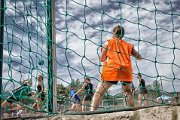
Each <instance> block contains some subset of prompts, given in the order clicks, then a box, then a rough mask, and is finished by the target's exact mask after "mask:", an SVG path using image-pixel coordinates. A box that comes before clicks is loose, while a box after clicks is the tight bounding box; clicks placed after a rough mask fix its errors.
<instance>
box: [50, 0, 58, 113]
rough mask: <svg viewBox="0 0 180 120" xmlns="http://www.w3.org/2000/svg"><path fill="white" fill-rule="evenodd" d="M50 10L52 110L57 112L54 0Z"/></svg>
mask: <svg viewBox="0 0 180 120" xmlns="http://www.w3.org/2000/svg"><path fill="white" fill-rule="evenodd" d="M51 2H52V4H51V10H52V38H53V71H54V76H53V112H57V77H56V76H57V65H56V28H55V24H56V22H55V0H51Z"/></svg>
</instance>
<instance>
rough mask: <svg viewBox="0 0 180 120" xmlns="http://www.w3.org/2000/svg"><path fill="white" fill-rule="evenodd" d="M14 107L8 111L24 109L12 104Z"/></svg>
mask: <svg viewBox="0 0 180 120" xmlns="http://www.w3.org/2000/svg"><path fill="white" fill-rule="evenodd" d="M14 105H15V106H14V107H13V108H11V109H10V111H15V110H22V109H24V108H23V106H21V105H19V104H14Z"/></svg>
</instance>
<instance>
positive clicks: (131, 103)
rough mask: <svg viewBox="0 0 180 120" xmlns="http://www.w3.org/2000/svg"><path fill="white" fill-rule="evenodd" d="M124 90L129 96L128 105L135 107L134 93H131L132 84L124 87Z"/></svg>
mask: <svg viewBox="0 0 180 120" xmlns="http://www.w3.org/2000/svg"><path fill="white" fill-rule="evenodd" d="M123 90H124V92H125V93H126V95H127V103H128V105H129V106H130V107H134V97H133V93H132V91H131V86H130V84H127V85H125V86H123Z"/></svg>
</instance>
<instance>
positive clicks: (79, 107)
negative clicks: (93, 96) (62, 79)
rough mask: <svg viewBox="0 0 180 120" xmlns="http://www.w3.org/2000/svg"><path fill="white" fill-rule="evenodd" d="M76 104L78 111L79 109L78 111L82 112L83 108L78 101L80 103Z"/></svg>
mask: <svg viewBox="0 0 180 120" xmlns="http://www.w3.org/2000/svg"><path fill="white" fill-rule="evenodd" d="M75 105H76V109H75V110H76V111H78V112H81V111H82V110H81V105H80V104H79V103H78V104H75Z"/></svg>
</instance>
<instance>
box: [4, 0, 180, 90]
mask: <svg viewBox="0 0 180 120" xmlns="http://www.w3.org/2000/svg"><path fill="white" fill-rule="evenodd" d="M15 3H16V4H15ZM6 4H7V6H8V8H9V9H7V10H6V23H7V26H6V29H5V31H6V32H5V45H4V61H6V62H4V77H5V78H7V79H9V78H10V77H12V78H14V79H15V80H16V81H19V80H22V79H24V78H31V75H32V76H34V77H33V79H35V77H36V76H37V74H38V73H39V71H44V72H46V71H47V60H46V58H47V55H46V54H47V45H46V37H45V36H46V29H45V23H46V19H45V16H46V12H45V7H44V5H45V3H44V2H43V0H40V1H35V0H33V1H31V2H29V1H25V2H24V4H25V5H26V6H23V2H22V1H21V0H16V2H13V1H12V0H8V1H7V2H6ZM85 4H86V6H85ZM179 4H180V3H179V1H178V0H171V1H170V0H169V1H166V2H165V1H150V0H146V1H143V0H139V2H138V1H136V0H121V2H117V0H100V1H97V0H86V1H83V0H61V1H59V0H57V1H56V8H55V11H56V13H55V19H56V45H57V46H56V49H57V50H56V53H57V77H58V79H57V81H58V83H63V84H64V85H65V86H67V85H68V83H70V82H71V79H77V78H79V79H80V80H81V81H83V77H84V75H88V76H90V77H91V79H92V82H93V84H94V85H95V86H96V85H97V84H98V82H99V78H100V72H101V67H100V65H101V64H102V63H101V62H100V60H99V56H100V46H101V45H102V44H103V43H104V42H106V40H107V39H109V38H111V37H112V29H113V27H114V26H115V25H118V24H121V25H122V26H123V27H124V28H125V37H124V40H126V41H127V42H130V43H132V44H134V47H135V49H136V50H138V51H139V52H140V53H141V54H142V56H143V57H144V58H145V59H143V60H141V61H136V60H135V59H134V58H132V61H133V70H134V74H137V73H138V72H141V73H142V74H143V78H144V79H145V80H146V83H147V84H152V83H153V81H154V80H158V81H161V80H162V85H163V89H164V90H166V91H173V86H172V84H174V88H175V90H176V91H179V90H180V89H179V87H178V86H179V85H180V81H179V80H180V73H179V70H180V61H179V55H180V42H179V41H178V39H179V38H180V37H179V35H180V25H179V20H180V15H179V13H180V7H179ZM15 5H16V6H17V8H18V9H17V10H16V12H15V11H14V6H15ZM23 15H26V16H25V17H23ZM15 23H16V24H15ZM27 31H29V34H28V32H27ZM173 31H174V32H173ZM12 33H13V35H14V36H12V35H11V34H12ZM12 42H13V43H16V44H12ZM8 46H9V48H8ZM29 48H31V52H29ZM7 49H12V52H11V53H10V52H8V51H7ZM37 53H38V54H37ZM20 56H21V57H20ZM10 58H11V59H12V60H13V61H15V62H11V67H12V68H13V69H12V68H8V64H7V61H8V60H10ZM39 59H43V60H44V61H45V64H44V65H43V66H39V65H38V60H39ZM155 61H156V62H155ZM9 62H10V61H9ZM33 67H35V68H36V69H34V70H32V68H33ZM38 70H39V71H38ZM29 73H30V74H29ZM44 75H45V77H47V75H46V73H45V74H44ZM63 81H66V82H63ZM6 82H7V81H3V83H4V84H5V83H6ZM46 82H47V81H46ZM134 84H135V85H136V84H137V79H136V75H135V76H134ZM34 85H35V83H34ZM8 86H12V83H11V82H9V83H8ZM14 87H15V85H14ZM12 88H13V87H12ZM120 89H121V86H120V85H114V86H113V87H112V88H111V91H112V93H117V92H119V91H121V90H120Z"/></svg>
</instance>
